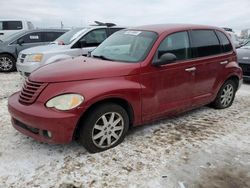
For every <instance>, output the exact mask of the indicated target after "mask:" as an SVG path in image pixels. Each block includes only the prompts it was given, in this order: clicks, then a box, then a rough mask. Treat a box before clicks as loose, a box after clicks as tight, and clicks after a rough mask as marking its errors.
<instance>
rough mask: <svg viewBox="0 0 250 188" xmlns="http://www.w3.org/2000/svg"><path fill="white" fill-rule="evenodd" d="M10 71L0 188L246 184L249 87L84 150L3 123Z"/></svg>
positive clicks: (3, 90) (1, 82) (230, 187)
mask: <svg viewBox="0 0 250 188" xmlns="http://www.w3.org/2000/svg"><path fill="white" fill-rule="evenodd" d="M20 83H21V78H20V77H19V75H18V74H17V73H10V74H3V73H0V117H1V119H0V130H1V131H0V140H1V142H0V187H24V188H25V187H44V188H48V187H64V188H65V187H167V188H187V187H188V188H192V187H194V188H196V187H197V188H210V187H211V188H212V187H214V188H215V187H218V188H249V187H250V170H249V169H250V136H249V134H250V84H244V85H242V87H241V89H240V90H239V92H238V93H237V96H236V99H235V102H234V104H233V106H232V107H230V108H228V109H225V110H215V109H212V108H209V107H202V108H199V109H196V110H193V111H191V112H188V113H185V114H182V115H179V116H177V117H174V118H171V119H166V120H163V121H159V122H156V123H153V124H151V125H145V126H142V127H139V128H135V129H133V130H131V131H130V132H129V134H128V136H127V137H126V139H125V140H124V142H123V143H122V144H120V145H119V146H117V147H116V148H113V149H111V150H108V151H105V152H102V153H98V154H89V153H88V152H87V151H86V150H85V149H84V148H83V147H81V146H80V145H78V144H77V143H75V142H72V143H71V144H69V145H49V144H44V143H39V142H37V141H34V140H33V139H31V138H28V137H26V136H24V135H22V134H20V133H19V132H17V131H16V130H14V129H13V128H12V126H11V123H10V116H9V114H8V111H7V97H8V96H9V95H10V94H11V93H13V92H14V91H16V90H19V88H20V85H21V84H20Z"/></svg>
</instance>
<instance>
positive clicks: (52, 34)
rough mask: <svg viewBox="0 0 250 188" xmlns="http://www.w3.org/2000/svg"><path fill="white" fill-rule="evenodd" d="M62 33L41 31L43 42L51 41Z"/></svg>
mask: <svg viewBox="0 0 250 188" xmlns="http://www.w3.org/2000/svg"><path fill="white" fill-rule="evenodd" d="M62 34H63V33H62V32H44V33H43V39H42V40H43V42H52V41H54V40H56V39H57V38H58V37H60V36H61V35H62Z"/></svg>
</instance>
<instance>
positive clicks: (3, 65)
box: [0, 54, 16, 72]
mask: <svg viewBox="0 0 250 188" xmlns="http://www.w3.org/2000/svg"><path fill="white" fill-rule="evenodd" d="M15 70H16V59H15V58H14V57H12V56H11V55H8V54H1V55H0V72H13V71H15Z"/></svg>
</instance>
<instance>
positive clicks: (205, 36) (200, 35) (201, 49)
mask: <svg viewBox="0 0 250 188" xmlns="http://www.w3.org/2000/svg"><path fill="white" fill-rule="evenodd" d="M191 36H192V47H193V48H194V52H195V53H194V56H195V57H205V56H210V55H216V54H220V53H221V48H220V43H219V39H218V38H217V36H216V34H215V32H214V31H213V30H193V31H192V32H191Z"/></svg>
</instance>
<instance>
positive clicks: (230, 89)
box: [213, 80, 237, 109]
mask: <svg viewBox="0 0 250 188" xmlns="http://www.w3.org/2000/svg"><path fill="white" fill-rule="evenodd" d="M236 89H237V88H236V83H235V82H234V81H233V80H228V81H226V82H225V83H224V84H223V85H222V87H221V88H220V91H219V92H218V94H217V97H216V99H215V101H214V102H213V106H214V107H215V108H217V109H224V108H228V107H230V106H231V105H232V103H233V101H234V97H235V93H236Z"/></svg>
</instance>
